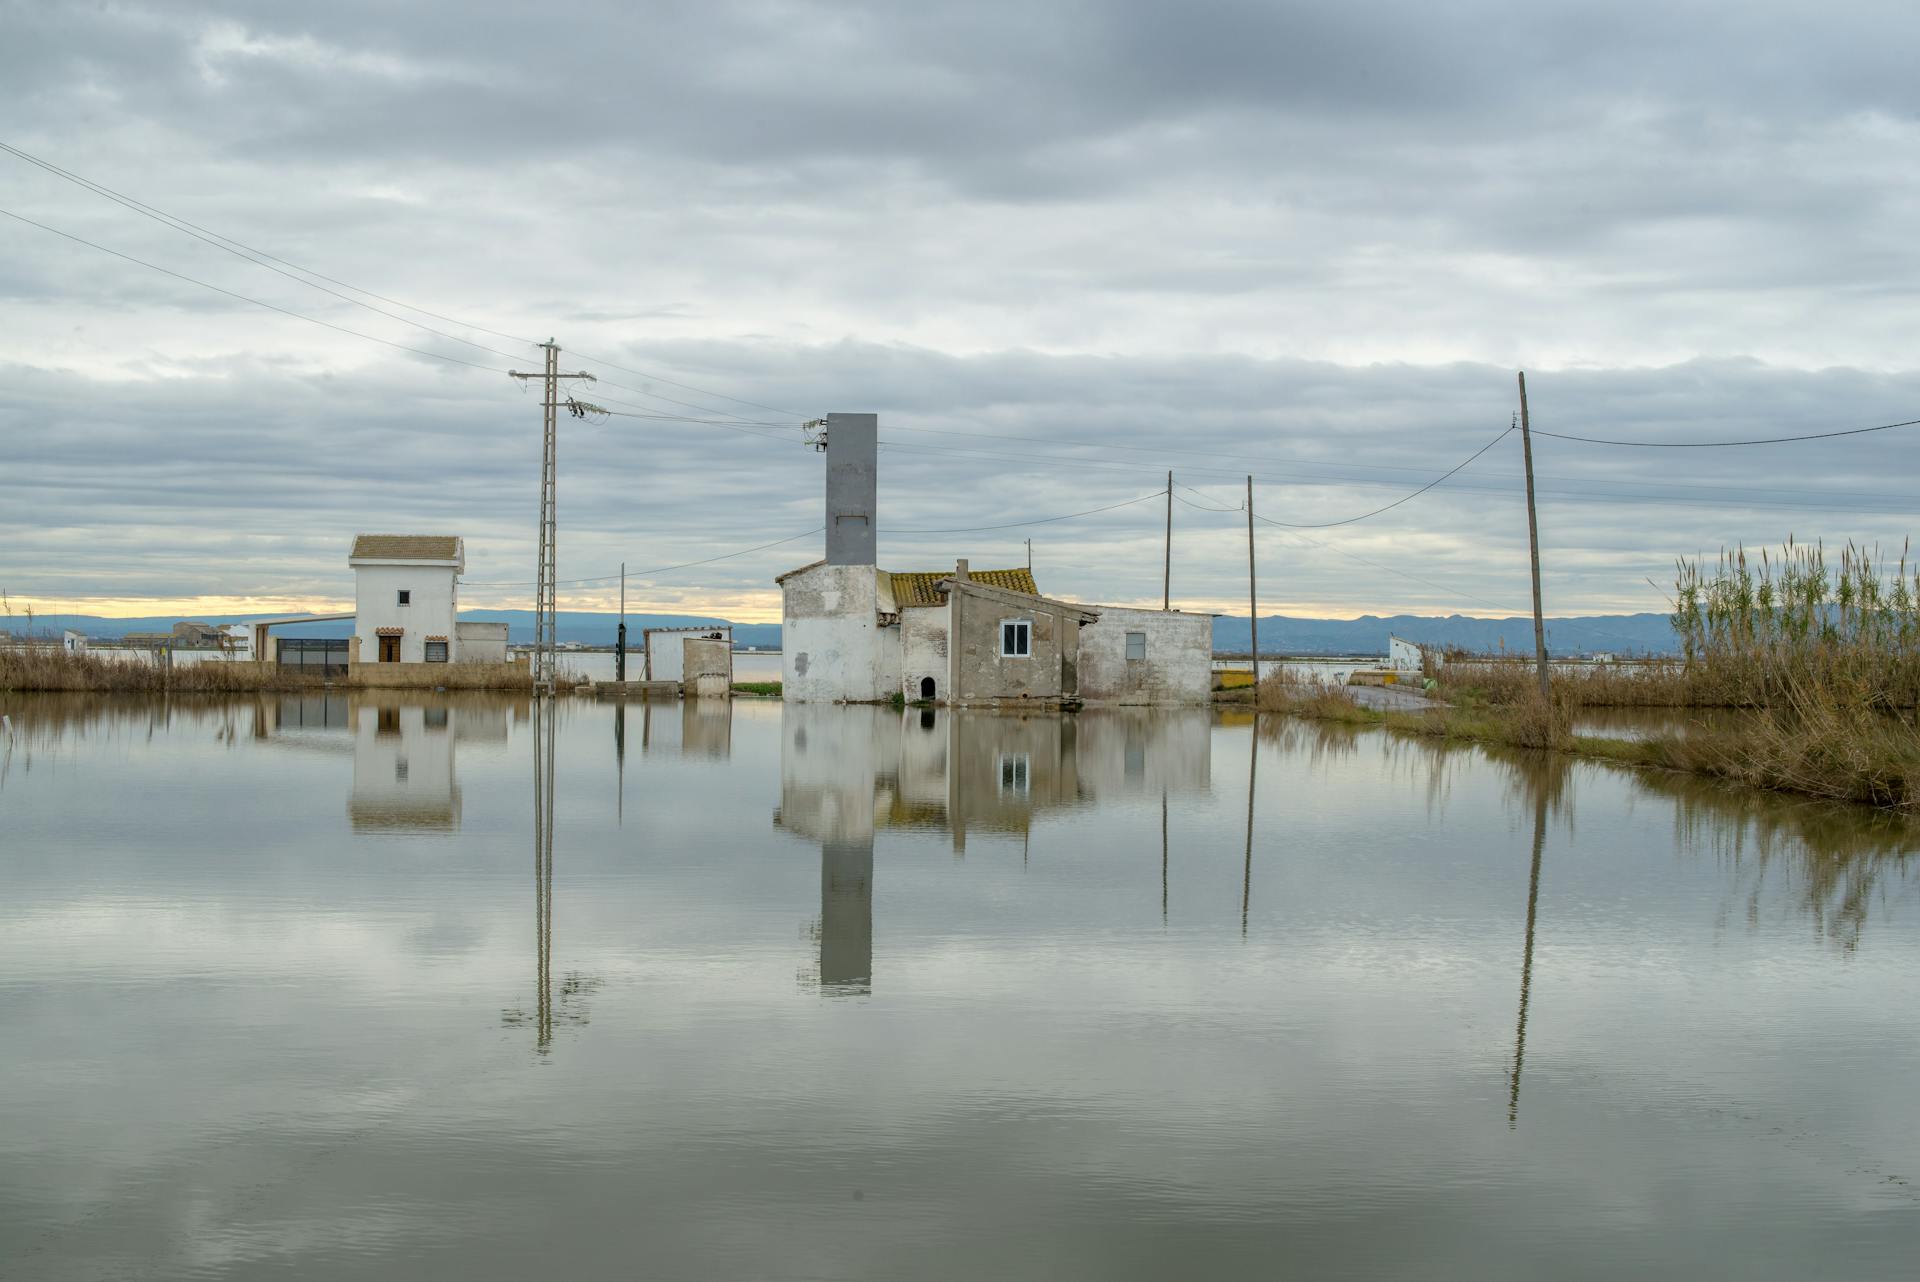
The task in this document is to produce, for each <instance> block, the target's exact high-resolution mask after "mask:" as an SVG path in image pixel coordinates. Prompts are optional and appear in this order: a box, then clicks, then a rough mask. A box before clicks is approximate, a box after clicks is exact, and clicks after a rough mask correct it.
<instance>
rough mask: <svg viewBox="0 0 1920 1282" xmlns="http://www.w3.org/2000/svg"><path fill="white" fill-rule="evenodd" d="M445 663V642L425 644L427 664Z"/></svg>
mask: <svg viewBox="0 0 1920 1282" xmlns="http://www.w3.org/2000/svg"><path fill="white" fill-rule="evenodd" d="M446 661H447V643H446V642H445V641H429V642H427V662H428V663H445V662H446Z"/></svg>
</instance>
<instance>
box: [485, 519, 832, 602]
mask: <svg viewBox="0 0 1920 1282" xmlns="http://www.w3.org/2000/svg"><path fill="white" fill-rule="evenodd" d="M826 528H827V527H826V526H824V525H820V526H815V527H814V528H813V529H811V530H802V531H801V532H800V533H798V534H789V535H788V536H787V537H786V538H784V539H775V540H774V541H773V542H771V543H759V544H756V545H754V546H753V547H750V548H740V549H738V550H736V551H733V552H722V553H721V554H720V555H719V556H709V557H704V558H702V559H701V560H698V561H682V562H681V563H680V564H678V565H659V566H655V567H654V568H653V569H651V570H628V571H627V574H628V576H629V577H635V578H637V577H642V576H645V575H648V574H665V573H666V572H667V571H669V570H690V569H692V568H693V567H694V566H696V565H712V564H713V563H714V562H715V561H729V560H732V559H733V558H734V557H737V556H746V555H747V554H748V553H751V552H764V551H766V550H767V549H768V548H777V547H779V546H780V545H781V544H783V543H792V542H795V541H797V540H799V539H804V538H807V537H809V536H811V535H815V534H823V533H825V532H826ZM619 577H620V576H619V575H618V574H601V575H596V576H595V577H593V578H591V579H560V580H558V581H557V582H556V584H555V586H557V587H563V588H567V587H578V586H580V585H581V584H584V583H611V582H613V581H614V580H615V579H618V578H619ZM462 586H463V587H469V588H524V587H526V586H528V581H527V580H516V581H513V582H506V583H464V582H463V583H462Z"/></svg>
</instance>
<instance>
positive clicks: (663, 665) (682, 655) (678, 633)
mask: <svg viewBox="0 0 1920 1282" xmlns="http://www.w3.org/2000/svg"><path fill="white" fill-rule="evenodd" d="M716 632H717V633H719V634H720V638H721V639H722V640H723V641H725V642H726V643H727V649H728V650H732V649H733V628H732V627H731V626H728V625H724V624H717V625H715V626H714V627H711V628H648V629H646V630H645V631H643V632H642V633H641V634H640V637H641V641H640V644H641V647H642V649H643V650H644V651H645V654H646V664H647V667H646V669H645V671H646V673H647V679H648V680H649V681H684V680H686V674H687V667H686V651H685V650H684V649H683V648H682V647H681V644H680V643H681V641H682V640H684V639H685V638H687V637H705V636H711V635H713V634H714V633H716ZM627 672H628V675H630V676H631V675H634V674H635V672H634V666H633V656H631V655H629V656H628V667H627Z"/></svg>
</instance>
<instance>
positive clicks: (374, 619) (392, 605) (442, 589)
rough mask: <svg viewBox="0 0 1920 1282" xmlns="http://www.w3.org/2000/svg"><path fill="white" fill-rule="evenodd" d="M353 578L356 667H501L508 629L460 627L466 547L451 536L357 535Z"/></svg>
mask: <svg viewBox="0 0 1920 1282" xmlns="http://www.w3.org/2000/svg"><path fill="white" fill-rule="evenodd" d="M347 564H348V565H351V566H352V567H353V577H354V628H353V632H354V641H355V644H356V646H357V650H358V653H357V654H356V655H355V656H354V658H353V661H354V662H358V663H461V662H464V663H506V662H507V661H508V655H507V625H506V624H504V623H481V622H477V621H468V622H464V623H463V622H461V621H460V618H459V614H460V587H459V583H460V575H461V574H462V573H463V572H464V571H465V570H466V565H467V555H466V546H465V545H464V544H463V543H462V542H461V540H460V539H459V538H458V537H457V536H455V535H451V534H362V535H359V536H358V537H356V538H355V539H354V541H353V551H352V552H351V553H349V554H348V556H347Z"/></svg>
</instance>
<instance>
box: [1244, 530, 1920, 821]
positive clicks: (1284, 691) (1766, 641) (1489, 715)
mask: <svg viewBox="0 0 1920 1282" xmlns="http://www.w3.org/2000/svg"><path fill="white" fill-rule="evenodd" d="M1673 626H1674V630H1675V632H1676V633H1677V634H1678V636H1679V638H1680V641H1681V647H1682V657H1681V658H1680V659H1678V660H1675V661H1672V662H1663V663H1654V664H1647V665H1638V664H1636V665H1604V664H1603V665H1596V666H1595V667H1593V668H1592V669H1589V670H1583V671H1579V672H1577V673H1569V672H1567V671H1565V670H1558V671H1556V672H1555V673H1554V674H1553V676H1552V682H1551V684H1552V687H1553V695H1552V700H1551V702H1548V701H1546V700H1543V699H1542V698H1541V696H1540V693H1539V687H1538V685H1537V677H1536V675H1535V672H1534V670H1533V667H1532V665H1531V664H1528V663H1524V662H1517V661H1514V660H1510V659H1505V658H1496V657H1493V656H1486V655H1477V656H1468V655H1456V656H1452V657H1450V658H1449V659H1448V661H1447V662H1446V664H1445V665H1444V666H1443V667H1442V668H1441V669H1440V672H1441V676H1442V679H1443V683H1442V688H1441V694H1442V697H1443V698H1445V699H1446V700H1447V701H1448V702H1449V703H1451V704H1452V705H1454V706H1451V707H1446V708H1435V709H1433V710H1431V711H1427V712H1423V713H1394V714H1385V715H1382V714H1379V713H1373V712H1369V711H1367V710H1365V709H1362V708H1358V707H1356V706H1354V705H1353V704H1352V703H1351V702H1350V701H1349V700H1347V699H1346V698H1345V697H1344V696H1343V695H1341V694H1340V693H1339V692H1338V691H1330V690H1325V689H1309V688H1306V687H1304V686H1303V685H1302V684H1301V683H1299V682H1297V681H1295V682H1289V681H1286V680H1283V679H1281V678H1282V677H1283V676H1284V675H1285V674H1277V675H1276V677H1274V678H1269V679H1268V680H1265V681H1262V682H1261V685H1260V697H1259V701H1258V702H1259V706H1260V707H1261V708H1262V709H1264V710H1268V711H1283V712H1290V713H1293V714H1295V715H1298V716H1306V717H1325V718H1327V719H1330V720H1339V721H1346V722H1349V723H1376V724H1382V725H1385V726H1387V727H1388V728H1390V729H1393V730H1395V731H1398V732H1400V733H1405V734H1413V735H1421V736H1425V737H1430V738H1440V739H1454V740H1469V741H1473V742H1478V743H1484V744H1493V745H1501V746H1508V747H1516V748H1531V749H1544V750H1549V751H1554V752H1564V753H1572V754H1575V755H1578V756H1583V757H1589V758H1593V759H1597V760H1604V761H1610V762H1614V763H1616V764H1620V765H1629V766H1638V767H1650V768H1656V769H1662V770H1671V771H1679V772H1684V773H1688V774H1696V775H1706V776H1710V777H1713V778H1718V779H1724V780H1729V781H1732V782H1735V783H1740V784H1746V785H1749V786H1752V787H1756V788H1764V789H1769V790H1773V791H1780V792H1790V793H1798V794H1802V795H1806V796H1813V797H1821V798H1827V799H1832V800H1839V801H1851V802H1860V803H1864V804H1866V805H1871V806H1877V807H1881V808H1884V809H1889V810H1897V811H1902V812H1906V813H1920V730H1917V729H1916V721H1920V575H1916V574H1914V573H1913V572H1912V571H1910V570H1909V568H1908V565H1907V556H1906V553H1905V552H1904V550H1903V552H1902V554H1901V556H1900V558H1899V560H1898V562H1897V563H1896V566H1895V568H1894V570H1893V572H1892V573H1891V574H1888V573H1887V571H1886V570H1885V568H1883V567H1882V566H1881V565H1879V564H1878V563H1877V562H1876V560H1875V557H1874V555H1873V554H1872V553H1870V552H1868V551H1866V550H1864V549H1862V548H1859V547H1857V546H1855V545H1852V544H1849V545H1848V546H1847V547H1846V548H1845V549H1843V550H1842V552H1841V553H1840V556H1839V558H1838V562H1837V565H1836V564H1830V562H1829V559H1828V557H1827V555H1826V553H1825V550H1824V549H1823V548H1822V547H1821V546H1820V545H1819V544H1817V543H1816V544H1813V545H1811V546H1808V545H1804V544H1797V543H1795V542H1793V541H1792V540H1789V541H1788V542H1787V544H1786V546H1785V547H1784V548H1783V549H1782V550H1781V551H1780V552H1779V553H1777V554H1775V553H1767V552H1763V553H1761V554H1760V555H1759V556H1758V557H1749V556H1748V554H1747V553H1746V552H1745V550H1744V549H1743V550H1738V551H1735V552H1730V553H1724V554H1722V555H1721V556H1720V557H1719V559H1718V561H1717V562H1716V563H1714V564H1712V565H1708V564H1705V563H1703V562H1688V561H1681V562H1680V563H1679V566H1678V573H1677V576H1676V580H1675V606H1674V613H1673ZM1598 707H1648V708H1740V709H1746V710H1748V711H1749V712H1750V714H1751V715H1748V716H1744V717H1742V718H1740V719H1739V721H1738V722H1737V724H1734V725H1729V726H1717V727H1705V726H1697V725H1696V726H1691V727H1689V729H1688V732H1687V733H1685V734H1675V733H1668V734H1660V735H1654V736H1652V737H1650V738H1647V739H1644V740H1622V739H1609V738H1602V737H1598V736H1590V735H1576V734H1573V733H1572V732H1571V729H1570V727H1571V724H1572V717H1573V714H1574V712H1576V711H1577V710H1579V709H1581V708H1598Z"/></svg>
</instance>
